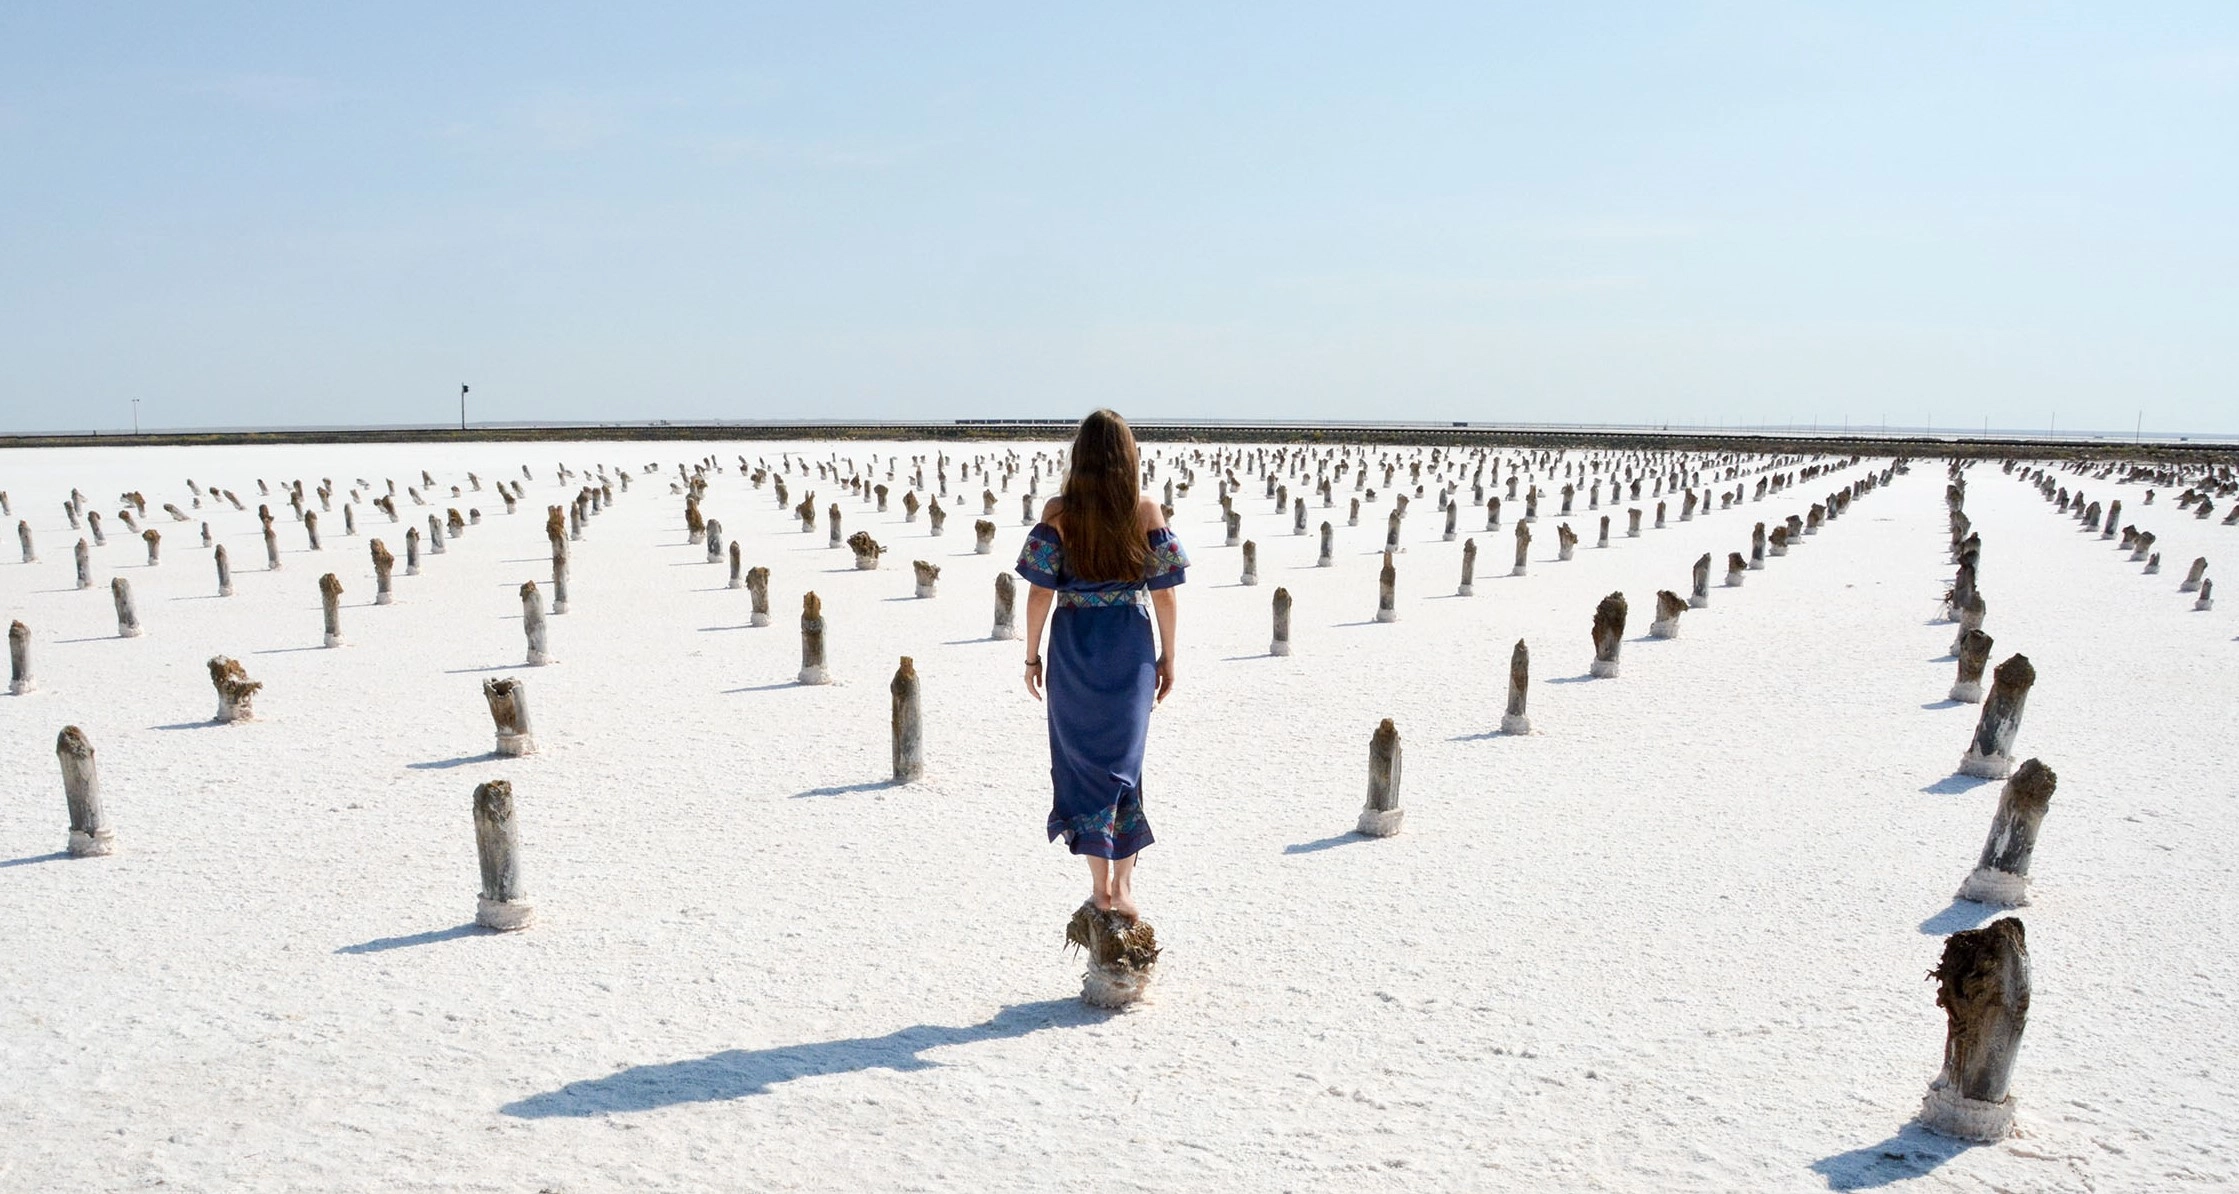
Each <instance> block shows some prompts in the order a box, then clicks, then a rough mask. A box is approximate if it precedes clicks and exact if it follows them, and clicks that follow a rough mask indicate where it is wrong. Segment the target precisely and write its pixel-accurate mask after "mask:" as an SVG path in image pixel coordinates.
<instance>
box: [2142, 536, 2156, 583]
mask: <svg viewBox="0 0 2239 1194" xmlns="http://www.w3.org/2000/svg"><path fill="white" fill-rule="evenodd" d="M2140 538H2143V539H2151V538H2153V536H2152V535H2141V536H2140ZM2144 572H2145V575H2147V576H2155V575H2158V574H2159V573H2160V572H2161V553H2160V552H2158V551H2157V552H2155V553H2153V554H2152V555H2149V556H2147V557H2146V567H2145V569H2144Z"/></svg>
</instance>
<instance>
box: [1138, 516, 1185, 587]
mask: <svg viewBox="0 0 2239 1194" xmlns="http://www.w3.org/2000/svg"><path fill="white" fill-rule="evenodd" d="M1188 567H1189V553H1188V552H1186V551H1183V550H1182V541H1181V540H1180V539H1179V538H1176V537H1175V535H1174V532H1173V530H1172V529H1171V528H1168V527H1160V528H1158V529H1157V530H1155V531H1152V532H1151V560H1150V563H1148V564H1146V565H1144V566H1143V587H1144V588H1148V589H1171V588H1173V587H1174V586H1175V585H1178V584H1180V583H1182V581H1183V580H1185V579H1187V578H1186V577H1184V576H1183V575H1182V573H1183V570H1184V569H1186V568H1188Z"/></svg>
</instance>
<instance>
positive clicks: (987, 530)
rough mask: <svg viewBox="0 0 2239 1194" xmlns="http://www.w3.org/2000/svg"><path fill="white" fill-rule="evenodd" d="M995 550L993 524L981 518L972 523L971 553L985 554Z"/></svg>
mask: <svg viewBox="0 0 2239 1194" xmlns="http://www.w3.org/2000/svg"><path fill="white" fill-rule="evenodd" d="M994 550H995V524H994V523H992V522H989V521H988V520H986V519H984V518H982V519H980V520H979V521H977V522H975V523H973V524H972V554H973V555H981V556H984V555H987V554H988V553H989V552H992V551H994Z"/></svg>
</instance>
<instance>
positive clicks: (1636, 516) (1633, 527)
mask: <svg viewBox="0 0 2239 1194" xmlns="http://www.w3.org/2000/svg"><path fill="white" fill-rule="evenodd" d="M1625 537H1626V538H1627V539H1638V538H1640V507H1638V506H1634V507H1631V508H1630V509H1628V510H1626V511H1625Z"/></svg>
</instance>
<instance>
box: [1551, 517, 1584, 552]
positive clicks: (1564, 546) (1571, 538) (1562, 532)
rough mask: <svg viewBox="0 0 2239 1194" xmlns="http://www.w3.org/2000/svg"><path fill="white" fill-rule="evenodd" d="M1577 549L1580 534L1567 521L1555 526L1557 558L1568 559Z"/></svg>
mask: <svg viewBox="0 0 2239 1194" xmlns="http://www.w3.org/2000/svg"><path fill="white" fill-rule="evenodd" d="M1577 549H1578V535H1577V534H1576V533H1575V532H1573V531H1572V530H1571V529H1570V524H1569V523H1567V522H1566V523H1560V524H1558V525H1557V526H1556V527H1555V558H1556V559H1557V560H1567V559H1569V558H1571V554H1572V553H1573V552H1575V551H1576V550H1577Z"/></svg>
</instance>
